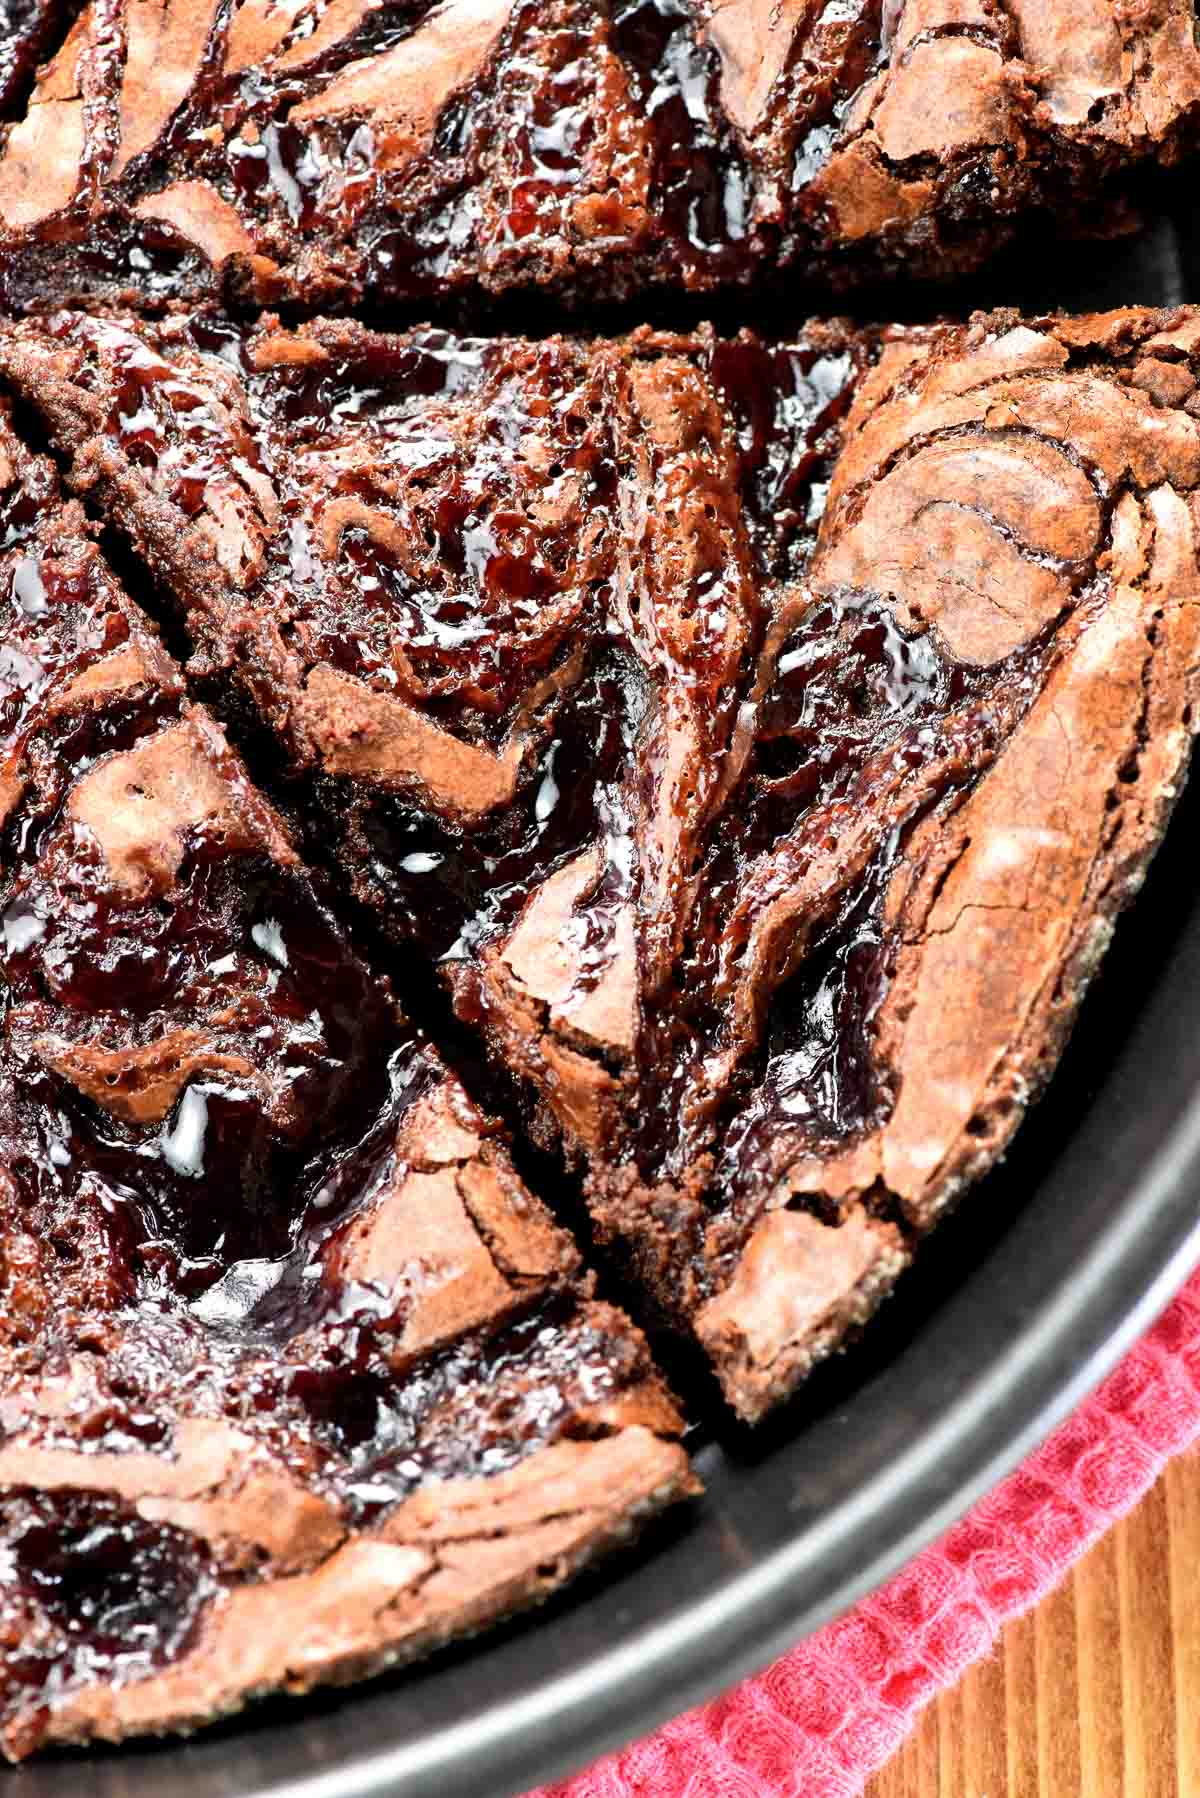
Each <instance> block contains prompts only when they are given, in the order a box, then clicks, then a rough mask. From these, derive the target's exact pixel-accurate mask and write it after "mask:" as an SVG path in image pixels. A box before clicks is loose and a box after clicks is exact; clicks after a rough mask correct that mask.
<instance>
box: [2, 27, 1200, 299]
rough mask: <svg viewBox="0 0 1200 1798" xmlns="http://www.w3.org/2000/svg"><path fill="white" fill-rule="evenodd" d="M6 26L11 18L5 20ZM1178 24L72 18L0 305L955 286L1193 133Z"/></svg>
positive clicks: (29, 160)
mask: <svg viewBox="0 0 1200 1798" xmlns="http://www.w3.org/2000/svg"><path fill="white" fill-rule="evenodd" d="M10 3H11V0H10ZM1196 33H1197V25H1196V14H1195V8H1194V6H1193V4H1192V0H1154V3H1153V4H1151V5H1138V6H1133V5H1123V4H1119V3H1118V0H1073V3H1072V4H1069V5H1063V4H1060V3H1057V0H1006V3H1005V4H1000V3H999V0H898V3H893V0H887V3H886V4H881V3H880V0H850V3H849V4H840V3H839V4H836V5H823V6H822V5H809V4H801V3H800V0H611V4H610V3H608V0H605V3H601V0H232V3H227V0H112V3H109V0H103V3H100V0H93V3H92V4H90V5H87V6H86V7H84V8H83V10H82V12H81V13H80V16H79V17H78V19H77V21H76V24H75V26H74V28H73V29H72V30H71V32H70V34H69V36H68V37H67V39H66V41H65V42H64V43H63V44H62V45H61V47H60V48H59V49H58V50H57V52H56V54H55V55H54V57H53V59H52V60H51V61H50V63H49V64H48V66H47V67H46V68H45V70H44V71H43V73H42V76H41V78H40V80H39V82H38V84H37V87H36V89H35V90H34V92H33V93H32V95H31V97H30V99H29V102H28V105H27V106H24V107H23V109H22V110H21V112H20V116H19V117H17V118H16V119H15V121H14V122H13V123H12V124H11V125H10V126H9V128H8V129H7V132H6V133H5V135H4V139H3V142H2V143H0V226H2V233H3V234H2V236H0V299H2V300H3V302H4V304H5V305H7V306H10V307H18V308H19V307H25V306H30V307H40V306H45V305H47V304H49V305H53V304H55V303H68V302H69V303H80V304H85V303H89V302H93V301H96V300H97V299H100V300H106V301H107V302H109V303H138V302H142V303H151V304H154V305H165V304H181V303H182V304H193V303H196V302H197V301H200V300H202V299H205V298H214V297H225V298H228V297H229V296H230V295H235V296H237V297H238V298H239V299H241V300H251V301H253V302H254V303H256V304H264V303H266V304H272V303H276V302H286V303H289V304H290V303H299V304H301V305H303V306H305V307H307V308H309V309H310V310H312V309H317V308H321V307H326V308H337V309H341V308H344V307H345V306H347V305H359V304H364V303H365V304H370V305H379V304H381V303H388V302H393V301H396V300H406V299H414V298H418V299H421V298H425V297H435V296H436V297H439V298H440V297H442V296H444V295H446V294H447V293H452V292H461V293H463V294H465V295H467V296H471V295H474V296H475V297H476V299H478V297H479V296H480V295H481V294H484V293H500V292H505V291H510V290H521V289H525V290H529V289H531V288H538V289H543V290H549V291H552V292H554V293H556V294H559V295H565V296H567V297H571V298H587V297H592V298H597V297H600V298H608V299H613V298H623V297H627V296H629V295H632V294H636V293H638V292H641V291H643V290H645V289H646V288H647V287H650V286H667V287H672V288H678V287H680V286H683V287H686V288H691V289H696V290H701V291H703V290H709V289H714V288H719V287H730V286H734V285H737V284H742V283H747V282H751V281H755V280H760V282H761V277H763V276H764V275H769V274H770V271H771V270H772V269H776V270H778V269H789V270H793V271H796V272H797V273H798V274H800V275H802V276H803V277H805V278H808V279H812V280H815V281H819V282H822V283H825V284H826V285H830V286H833V287H844V286H848V285H851V284H853V283H854V282H856V281H860V280H862V279H863V278H879V277H888V276H891V275H895V274H903V275H920V276H936V277H939V278H944V277H946V276H949V275H954V274H959V273H962V272H963V271H964V270H968V269H971V268H974V267H976V266H978V265H980V264H981V263H982V262H983V261H984V259H985V258H986V257H987V256H988V255H989V254H990V253H991V252H992V251H994V250H995V249H996V248H997V247H998V246H999V245H1001V244H1003V243H1004V242H1006V241H1007V240H1008V239H1009V237H1010V236H1011V235H1012V232H1013V229H1014V226H1015V224H1016V222H1017V221H1018V220H1019V219H1020V218H1021V217H1022V216H1023V215H1026V214H1030V213H1039V214H1040V215H1041V216H1042V217H1043V219H1047V218H1049V219H1053V220H1054V221H1055V223H1056V225H1057V224H1061V223H1062V222H1063V221H1066V223H1067V224H1068V226H1069V227H1070V228H1071V229H1072V230H1073V231H1075V232H1076V233H1077V234H1080V235H1084V234H1089V233H1091V234H1094V233H1097V232H1099V233H1103V232H1105V231H1107V230H1110V229H1111V228H1112V227H1113V225H1114V220H1115V213H1116V208H1117V207H1118V205H1119V201H1120V196H1121V187H1120V182H1121V178H1122V177H1123V176H1125V175H1127V174H1128V173H1129V171H1130V170H1131V169H1133V168H1134V167H1136V166H1137V165H1139V164H1141V163H1147V162H1162V163H1168V162H1171V161H1174V160H1176V159H1177V158H1178V157H1179V155H1181V154H1182V153H1183V152H1185V151H1186V150H1188V149H1189V148H1194V147H1195V146H1196V144H1197V142H1198V140H1200V48H1198V47H1197V41H1196Z"/></svg>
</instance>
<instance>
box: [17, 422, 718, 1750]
mask: <svg viewBox="0 0 1200 1798" xmlns="http://www.w3.org/2000/svg"><path fill="white" fill-rule="evenodd" d="M0 591H2V592H3V595H4V606H5V626H4V633H3V646H2V648H0V828H2V830H3V841H4V854H3V859H2V864H0V865H2V873H0V956H2V967H3V980H4V987H5V1009H4V1019H3V1035H2V1037H0V1063H2V1075H0V1536H2V1539H3V1542H4V1555H5V1570H6V1571H5V1578H4V1580H3V1582H2V1584H0V1748H2V1749H3V1751H4V1752H5V1753H6V1754H7V1755H9V1756H10V1757H12V1758H19V1757H21V1756H23V1755H25V1754H27V1753H29V1752H31V1751H32V1750H34V1749H36V1748H38V1747H40V1746H42V1745H43V1744H47V1743H54V1742H59V1743H61V1742H78V1741H83V1740H86V1739H88V1738H93V1737H102V1738H105V1739H113V1738H117V1737H121V1736H125V1735H128V1734H133V1733H138V1732H162V1731H166V1730H177V1729H185V1730H186V1729H191V1728H193V1727H195V1726H196V1725H198V1724H200V1723H202V1722H204V1721H205V1720H207V1719H209V1718H211V1717H214V1716H217V1715H220V1714H223V1713H226V1712H229V1711H232V1710H235V1709H236V1708H238V1707H239V1706H240V1705H241V1704H242V1703H243V1702H244V1701H245V1700H246V1699H248V1698H250V1697H252V1696H254V1695H256V1694H260V1693H265V1692H269V1691H274V1690H284V1691H289V1692H302V1691H305V1690H307V1689H308V1688H310V1687H311V1686H313V1685H314V1684H316V1683H317V1682H320V1681H331V1680H332V1681H341V1680H346V1679H350V1678H353V1677H358V1676H360V1675H363V1674H366V1673H370V1672H373V1671H375V1670H378V1669H381V1668H383V1667H385V1666H387V1665H389V1664H391V1663H393V1662H395V1661H398V1660H402V1659H406V1658H409V1657H411V1656H413V1655H415V1654H417V1653H419V1652H423V1651H425V1650H427V1649H429V1648H431V1647H433V1646H436V1645H437V1644H439V1643H441V1642H443V1641H444V1640H446V1639H447V1638H448V1637H450V1636H451V1635H454V1634H458V1633H461V1632H463V1631H470V1630H474V1629H477V1628H479V1627H481V1626H482V1625H484V1624H485V1623H487V1622H488V1621H490V1620H491V1619H493V1618H495V1617H497V1616H499V1615H501V1614H504V1613H507V1612H509V1611H511V1610H513V1609H514V1608H517V1607H519V1606H521V1605H524V1604H528V1603H530V1602H532V1601H535V1600H537V1599H540V1598H542V1597H544V1596H545V1595H546V1594H547V1593H548V1592H549V1591H551V1590H552V1589H553V1588H555V1587H556V1586H558V1585H559V1584H560V1583H561V1582H562V1581H563V1580H564V1579H565V1578H566V1577H567V1576H568V1575H570V1574H571V1573H572V1572H573V1571H574V1570H575V1569H576V1568H577V1567H579V1566H580V1565H581V1564H583V1563H584V1562H585V1561H587V1560H589V1559H590V1558H591V1557H592V1556H593V1555H595V1554H596V1553H598V1552H599V1551H601V1550H602V1549H605V1548H607V1547H609V1546H611V1545H613V1544H615V1543H618V1542H620V1541H622V1540H624V1539H626V1538H627V1537H628V1536H629V1535H630V1534H631V1533H632V1532H633V1531H634V1530H635V1529H636V1528H637V1527H638V1525H639V1524H640V1523H641V1522H642V1520H643V1519H645V1518H646V1517H647V1516H649V1515H650V1514H652V1513H653V1512H655V1511H656V1510H658V1509H659V1508H660V1507H662V1506H663V1505H665V1504H667V1503H668V1502H670V1501H672V1500H674V1499H676V1498H678V1497H680V1496H682V1495H684V1494H685V1493H687V1492H688V1491H689V1490H691V1488H692V1481H691V1477H690V1475H689V1472H688V1468H687V1461H686V1458H685V1456H684V1453H683V1451H682V1449H681V1447H680V1446H679V1443H678V1440H677V1438H678V1435H679V1431H680V1419H679V1416H678V1414H677V1412H676V1410H675V1407H674V1404H673V1401H672V1400H671V1398H670V1395H669V1394H668V1393H667V1391H666V1388H665V1387H664V1386H663V1384H662V1382H661V1381H660V1379H659V1377H658V1376H657V1374H656V1373H655V1371H654V1369H653V1367H652V1366H651V1364H650V1360H649V1356H648V1351H647V1349H646V1345H645V1343H644V1341H643V1339H642V1338H641V1336H640V1335H639V1334H638V1332H637V1331H636V1330H635V1329H634V1328H633V1327H632V1326H631V1325H630V1324H629V1323H628V1321H627V1320H626V1319H625V1318H624V1317H623V1316H622V1314H621V1313H620V1312H619V1311H617V1310H615V1309H614V1308H613V1307H612V1306H610V1305H608V1304H605V1303H601V1302H599V1301H597V1300H596V1298H595V1297H594V1296H593V1287H592V1281H591V1278H590V1276H589V1275H588V1274H587V1273H586V1272H585V1271H584V1270H583V1269H582V1268H581V1265H580V1261H579V1257H578V1254H577V1251H576V1250H575V1248H574V1246H573V1244H572V1243H571V1241H570V1239H569V1238H568V1237H567V1236H566V1235H565V1234H564V1233H563V1232H562V1231H561V1230H560V1229H559V1228H558V1227H557V1226H556V1225H555V1224H554V1223H553V1222H552V1221H551V1219H550V1217H549V1215H548V1214H547V1212H546V1211H545V1209H544V1208H543V1207H542V1205H541V1204H540V1203H539V1202H538V1200H536V1199H535V1198H534V1197H533V1196H532V1194H530V1193H529V1191H528V1190H527V1189H526V1188H525V1187H524V1186H523V1184H522V1183H521V1181H520V1179H519V1178H518V1177H517V1175H516V1173H515V1171H514V1168H513V1165H512V1162H511V1160H510V1158H509V1155H508V1152H507V1149H506V1147H505V1143H504V1140H503V1138H502V1136H501V1134H500V1132H499V1130H498V1128H497V1126H496V1124H495V1123H494V1122H492V1121H490V1120H489V1119H487V1118H485V1117H484V1116H483V1115H482V1114H481V1113H480V1111H479V1110H478V1108H477V1107H476V1106H475V1105H474V1104H473V1103H472V1102H471V1101H470V1100H469V1099H468V1097H467V1095H466V1093H465V1092H464V1090H463V1088H462V1087H461V1085H460V1084H459V1082H458V1080H457V1079H456V1078H455V1077H454V1076H453V1075H452V1074H451V1073H450V1072H449V1071H448V1070H447V1068H446V1067H445V1066H444V1064H443V1063H442V1062H441V1061H440V1060H439V1058H438V1056H437V1054H436V1053H435V1052H434V1051H433V1050H432V1049H431V1048H430V1046H429V1045H428V1043H427V1042H426V1041H425V1040H424V1038H423V1037H422V1036H421V1034H420V1033H419V1032H418V1031H417V1030H415V1028H414V1027H413V1026H412V1025H411V1024H410V1023H409V1022H407V1021H406V1019H405V1017H404V1016H403V1014H402V1013H401V1011H400V1009H399V1008H398V1006H397V1004H396V1002H395V999H394V998H393V996H392V993H391V990H390V988H389V986H388V983H387V982H386V980H384V979H382V978H380V977H379V976H378V975H377V974H375V973H373V972H372V971H371V970H370V969H369V968H368V967H367V966H366V965H365V964H364V962H363V961H362V960H361V959H360V956H359V954H358V952H357V951H356V949H355V948H354V946H353V944H352V942H351V941H350V939H349V938H348V936H347V933H346V930H345V928H344V927H343V926H342V925H341V924H339V923H338V922H337V921H336V919H335V917H334V916H333V914H332V913H331V911H330V909H329V906H328V904H327V902H326V900H325V898H324V897H323V896H322V893H321V891H320V890H319V888H318V887H317V886H316V885H315V884H314V881H313V879H312V877H311V876H310V874H309V872H308V871H307V870H306V868H305V866H304V864H303V862H302V861H301V860H300V858H299V856H298V854H297V851H296V847H295V845H294V842H293V840H292V839H291V837H290V836H289V833H288V831H287V830H286V828H285V827H284V825H283V823H282V821H281V819H280V817H279V815H278V814H277V813H276V811H274V810H273V808H272V807H271V806H270V804H268V803H267V801H266V800H265V799H264V798H263V796H262V795H261V793H260V792H259V791H258V790H257V789H256V788H255V786H254V785H253V784H252V783H251V781H250V779H249V777H248V775H247V772H246V769H245V767H244V765H243V763H242V762H241V761H240V760H239V758H238V756H237V755H236V754H235V753H234V751H233V750H232V749H231V748H230V746H229V743H228V741H227V740H226V738H225V736H224V734H223V733H222V731H221V729H220V728H219V726H218V725H217V724H216V723H215V722H214V720H213V718H212V717H211V715H210V714H209V713H208V712H207V711H205V710H204V709H203V707H201V706H199V705H197V704H196V703H194V701H193V700H191V699H190V698H189V696H188V693H187V690H186V688H185V685H184V681H183V679H182V677H181V673H180V670H179V668H178V666H177V664H176V663H175V662H173V661H172V659H171V657H170V656H169V655H168V654H167V652H166V650H165V649H164V647H163V645H162V643H161V641H160V640H159V638H158V636H157V635H156V634H155V632H154V631H153V629H152V628H150V627H149V626H148V624H147V623H146V621H145V619H144V617H143V615H142V613H141V611H140V610H139V608H138V607H137V606H136V605H135V604H134V603H132V601H131V600H130V599H129V598H128V597H127V596H126V593H125V592H124V591H123V590H122V587H121V586H120V585H119V584H118V581H117V579H116V577H115V576H114V574H113V573H112V571H111V568H110V566H109V565H107V564H106V561H105V559H104V557H103V555H102V553H101V551H100V549H99V547H98V546H97V542H96V540H95V538H94V537H93V535H92V532H91V530H90V528H89V526H88V523H87V521H86V520H85V518H84V516H83V514H82V512H81V510H80V507H79V504H78V502H77V501H75V500H70V501H64V499H63V498H62V496H61V494H60V493H59V491H58V487H57V479H56V475H55V473H54V470H53V468H52V466H51V465H50V463H49V462H48V461H47V460H46V459H45V458H44V457H41V456H38V455H35V454H32V453H30V451H28V450H27V449H25V448H24V447H23V446H22V444H21V442H20V441H19V440H18V439H17V438H16V437H15V436H14V434H13V433H12V431H11V429H10V427H9V423H8V420H7V416H6V415H5V416H2V417H0Z"/></svg>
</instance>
